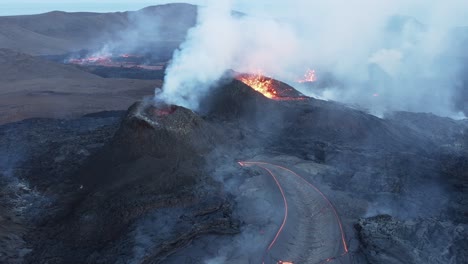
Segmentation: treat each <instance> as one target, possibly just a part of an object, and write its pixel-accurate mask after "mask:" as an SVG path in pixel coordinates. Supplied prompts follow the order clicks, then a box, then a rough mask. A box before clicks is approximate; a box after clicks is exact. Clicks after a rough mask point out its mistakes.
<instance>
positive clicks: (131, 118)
mask: <svg viewBox="0 0 468 264" xmlns="http://www.w3.org/2000/svg"><path fill="white" fill-rule="evenodd" d="M216 138H217V137H216V135H215V133H214V132H213V130H212V129H211V127H210V125H209V124H208V123H206V122H205V121H204V120H203V119H202V118H200V117H199V116H198V115H197V114H195V113H194V112H192V111H191V110H188V109H186V108H183V107H179V106H159V107H155V106H153V105H152V104H150V103H145V102H139V103H135V104H134V105H133V106H131V107H130V108H129V110H128V112H127V114H126V116H125V117H124V119H123V121H122V123H121V125H120V128H119V129H118V131H117V132H116V134H115V136H114V137H113V139H112V140H111V142H110V144H109V145H107V146H106V147H105V148H104V149H103V150H102V151H101V152H100V153H98V154H97V155H94V156H93V157H92V158H91V159H90V160H89V162H88V165H87V166H85V168H84V169H83V170H82V171H81V172H80V173H79V175H78V178H79V179H80V180H81V181H82V182H83V184H84V185H85V186H88V187H92V188H94V187H93V186H103V185H106V184H109V183H112V185H116V184H117V185H118V184H126V183H128V182H131V181H134V180H136V179H145V178H146V179H151V180H152V181H153V182H154V183H155V188H157V190H155V191H158V192H161V193H167V192H171V191H173V190H174V189H175V188H180V187H187V186H191V185H193V184H195V183H197V182H198V181H199V180H200V179H201V177H203V172H202V168H203V164H204V160H203V155H205V154H207V153H208V152H209V151H210V150H211V149H212V148H213V146H214V144H215V141H216ZM163 168H164V169H163ZM156 185H157V186H156Z"/></svg>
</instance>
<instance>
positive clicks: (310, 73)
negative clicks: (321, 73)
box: [297, 69, 317, 83]
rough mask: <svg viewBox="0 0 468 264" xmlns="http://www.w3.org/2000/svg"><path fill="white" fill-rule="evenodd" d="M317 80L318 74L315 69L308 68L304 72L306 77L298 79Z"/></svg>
mask: <svg viewBox="0 0 468 264" xmlns="http://www.w3.org/2000/svg"><path fill="white" fill-rule="evenodd" d="M315 81H317V76H316V75H315V70H311V69H309V70H307V72H306V73H305V74H304V77H303V78H302V79H300V80H298V81H297V82H298V83H309V82H315Z"/></svg>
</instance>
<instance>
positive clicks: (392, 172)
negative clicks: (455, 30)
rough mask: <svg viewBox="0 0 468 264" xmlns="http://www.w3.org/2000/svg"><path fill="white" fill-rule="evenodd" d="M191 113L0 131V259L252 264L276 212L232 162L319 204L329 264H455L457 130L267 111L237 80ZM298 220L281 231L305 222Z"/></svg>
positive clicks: (309, 109)
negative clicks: (265, 166)
mask: <svg viewBox="0 0 468 264" xmlns="http://www.w3.org/2000/svg"><path fill="white" fill-rule="evenodd" d="M282 85H284V84H282ZM286 88H287V89H289V88H288V87H286ZM286 88H285V89H286ZM214 98H216V100H215V99H214ZM204 105H205V106H206V107H205V109H204V110H203V114H202V115H200V114H197V113H194V112H192V111H190V110H187V109H184V108H182V107H176V106H156V107H153V106H151V104H150V103H149V102H140V103H137V104H135V105H133V106H132V107H130V109H129V110H128V111H127V112H126V113H125V112H102V113H97V114H92V115H88V116H83V117H81V118H78V119H72V120H55V119H30V120H24V121H21V122H17V123H11V124H7V125H3V126H1V127H0V135H1V137H0V146H1V148H0V149H1V150H2V152H1V153H0V156H1V157H2V163H1V164H0V165H1V166H2V167H1V171H3V175H2V177H1V179H2V181H3V182H4V184H2V189H3V190H2V194H3V195H2V197H1V199H2V204H3V206H2V208H1V210H2V218H1V223H0V227H1V228H0V231H1V232H2V234H1V237H2V238H3V239H2V252H1V255H0V259H1V260H2V261H3V262H7V263H9V262H11V263H13V262H14V261H16V262H17V263H70V262H78V263H205V261H208V260H210V259H223V261H222V262H225V263H246V262H248V261H253V262H260V261H261V256H262V254H263V250H265V248H266V247H267V244H268V243H269V242H268V237H269V236H271V235H273V234H274V230H275V226H276V225H277V224H278V223H279V222H278V221H280V220H281V211H282V209H281V207H282V206H281V203H279V202H278V197H277V195H278V193H277V191H275V189H274V188H273V187H274V185H273V186H271V184H272V182H269V180H268V178H265V177H266V176H265V175H264V174H263V172H261V171H257V170H252V169H248V168H245V169H242V167H240V166H239V165H238V164H237V161H239V160H257V161H263V162H269V163H272V164H281V165H282V166H285V167H287V168H291V169H294V170H296V171H297V172H298V173H300V175H302V176H303V177H304V178H305V179H306V180H308V181H310V182H312V183H313V184H315V185H316V186H318V187H319V189H321V190H322V191H323V192H324V194H325V195H326V196H327V197H328V198H329V199H330V200H331V202H332V203H333V204H334V206H335V207H336V210H337V212H338V214H339V216H340V218H341V220H342V222H343V228H344V232H345V234H346V243H348V245H349V252H347V254H346V258H347V260H342V261H347V262H353V263H463V262H465V261H466V256H467V252H466V243H467V240H466V237H467V233H466V232H467V231H466V230H467V229H466V228H467V214H468V212H467V211H466V208H467V207H466V202H467V197H466V188H467V182H466V179H467V175H466V172H467V171H468V160H467V157H468V156H467V153H466V150H467V149H468V148H467V144H468V140H467V134H466V133H467V124H466V122H464V121H453V120H451V119H445V118H439V117H436V116H431V115H423V114H412V113H397V114H395V115H392V116H391V117H390V118H388V119H379V118H377V117H374V116H371V115H368V114H366V113H364V112H361V111H357V110H353V109H350V108H346V107H345V106H342V105H339V104H336V103H331V102H325V101H319V100H315V99H312V98H309V99H306V100H299V101H274V100H269V99H267V98H265V97H263V96H262V95H261V94H259V93H257V92H255V91H254V90H252V89H251V88H250V87H248V86H246V85H244V84H243V83H241V82H239V81H236V80H231V81H229V80H228V81H226V83H225V84H224V85H221V86H220V87H219V88H218V89H216V90H215V91H214V93H213V94H212V95H211V96H210V97H209V98H207V99H206V103H205V104H204ZM412 119H417V120H419V121H418V122H413V121H411V120H412ZM434 122H441V123H442V124H443V126H437V129H442V130H437V131H433V130H432V129H431V127H430V126H429V124H433V123H434ZM421 130H423V131H421ZM284 177H289V176H287V174H285V175H284ZM284 181H288V178H284ZM262 182H264V183H262ZM259 184H260V185H259ZM284 184H289V183H288V182H284ZM291 186H294V185H291ZM288 188H289V187H288ZM291 188H292V187H291ZM254 190H258V191H254ZM269 190H270V191H269ZM286 190H287V192H288V193H287V195H289V194H290V193H289V191H288V190H289V189H286ZM311 190H312V189H311ZM252 191H254V192H252ZM305 191H306V192H305V194H307V190H305ZM311 195H312V194H311ZM291 199H292V198H291ZM249 201H250V202H249ZM275 201H276V202H275ZM292 201H293V200H291V201H290V202H292ZM302 202H303V201H302ZM299 204H300V202H299ZM299 204H298V205H299ZM254 208H257V209H254ZM260 208H261V209H260ZM252 210H253V211H252ZM259 210H260V211H259ZM252 212H253V213H252ZM260 212H265V213H260ZM268 212H270V213H268ZM291 212H293V211H291ZM300 212H301V211H299V215H292V216H290V220H289V221H296V220H294V219H303V220H302V221H305V224H307V223H308V222H307V219H308V218H307V217H308V216H307V215H301V213H300ZM254 215H256V217H255V218H252V216H254ZM365 217H369V218H365ZM297 221H298V220H297ZM311 221H313V220H311ZM312 223H313V222H310V224H312ZM319 228H324V227H323V226H322V227H319ZM255 230H263V231H261V232H260V233H258V232H259V231H255ZM287 230H289V229H287ZM287 232H292V231H287ZM259 236H260V237H259ZM264 236H266V237H264ZM246 237H250V240H251V242H248V241H249V240H246ZM261 237H264V238H261ZM207 239H208V241H212V242H210V243H209V244H206V243H207ZM257 239H260V240H259V241H263V242H260V244H257V246H258V248H257V247H252V248H251V250H250V251H249V252H250V253H249V254H250V255H249V254H248V255H245V254H244V255H239V253H240V252H243V251H245V250H246V248H244V247H248V245H249V243H255V242H253V241H255V240H257ZM265 239H266V240H265ZM284 239H285V238H283V240H284ZM283 240H279V241H280V242H278V243H282V242H281V241H283ZM242 241H243V242H242ZM285 242H287V241H285ZM338 242H339V240H338ZM225 243H231V244H232V245H239V246H233V247H232V248H226V245H228V244H225ZM262 243H263V244H262ZM202 244H204V245H205V246H200V245H202ZM243 244H244V245H243ZM279 246H281V245H279ZM197 248H198V249H197ZM255 248H257V249H255ZM279 249H280V248H278V250H279ZM306 249H307V245H298V248H296V249H294V250H296V251H297V250H306ZM181 250H182V251H181ZM290 250H292V249H288V250H287V251H284V252H286V253H285V254H289V253H288V252H293V251H290ZM213 252H218V253H213ZM278 252H279V251H278ZM299 252H300V251H299ZM443 252H446V253H443ZM241 256H243V257H241ZM244 257H249V259H245V258H244ZM330 257H333V256H330ZM334 257H338V256H334ZM276 260H278V259H276ZM21 261H23V262H21ZM190 261H192V262H190ZM271 261H274V260H273V259H272V260H271ZM268 263H274V262H270V260H268Z"/></svg>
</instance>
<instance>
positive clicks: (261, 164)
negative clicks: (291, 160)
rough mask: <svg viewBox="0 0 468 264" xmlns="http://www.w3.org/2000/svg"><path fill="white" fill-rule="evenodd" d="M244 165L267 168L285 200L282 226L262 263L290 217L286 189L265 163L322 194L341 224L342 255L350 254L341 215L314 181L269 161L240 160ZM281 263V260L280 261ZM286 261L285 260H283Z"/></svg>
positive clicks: (329, 260)
mask: <svg viewBox="0 0 468 264" xmlns="http://www.w3.org/2000/svg"><path fill="white" fill-rule="evenodd" d="M238 163H239V164H240V165H241V166H242V167H245V166H252V165H257V166H259V167H260V168H262V169H264V170H266V171H267V172H268V173H269V174H270V176H271V177H272V178H273V179H274V181H275V183H276V185H277V186H278V189H279V190H280V192H281V195H282V196H283V202H284V208H285V210H284V217H283V223H282V224H281V226H280V227H279V229H278V231H277V232H276V235H275V237H274V239H273V240H272V241H271V243H270V244H269V246H268V248H267V250H266V251H265V254H264V255H263V260H262V264H264V263H265V261H264V259H265V255H266V254H267V253H268V252H269V251H270V250H271V248H272V247H273V245H274V244H275V243H276V240H277V239H278V237H279V235H280V234H281V232H282V231H283V228H284V226H285V225H286V221H287V219H288V202H287V200H286V196H285V194H284V191H283V188H282V187H281V184H280V183H279V181H278V179H277V177H276V176H275V174H274V173H273V172H272V171H271V170H270V169H268V168H266V167H265V165H270V166H274V167H277V168H279V169H282V170H285V171H287V172H289V173H291V174H293V175H295V176H296V177H299V178H300V179H301V180H302V181H304V183H306V184H307V185H309V186H311V187H312V188H313V189H314V190H315V191H316V192H318V193H319V194H320V196H322V198H323V199H324V200H325V201H326V203H327V205H328V207H330V208H331V209H332V211H333V213H334V215H335V217H336V220H337V222H338V226H339V229H340V233H341V242H342V243H343V249H344V252H343V254H342V255H341V256H344V255H346V254H348V245H347V243H346V237H345V233H344V230H343V225H342V224H341V220H340V217H339V216H338V212H337V211H336V209H335V207H334V206H333V204H332V203H331V201H330V200H329V199H328V198H327V197H326V196H325V194H323V193H322V192H321V191H320V190H319V189H318V188H317V187H315V185H313V184H312V183H310V182H309V181H307V180H306V179H305V178H304V177H302V176H300V175H299V174H297V173H295V172H294V171H292V170H290V169H288V168H286V167H282V166H279V165H275V164H271V163H267V162H256V161H241V162H238ZM336 259H337V258H336V257H331V258H327V259H326V260H325V262H331V261H334V260H336ZM279 263H281V262H279ZM283 263H284V262H283Z"/></svg>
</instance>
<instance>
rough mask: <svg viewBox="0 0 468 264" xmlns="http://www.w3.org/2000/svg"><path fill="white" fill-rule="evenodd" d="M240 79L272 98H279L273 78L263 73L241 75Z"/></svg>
mask: <svg viewBox="0 0 468 264" xmlns="http://www.w3.org/2000/svg"><path fill="white" fill-rule="evenodd" d="M237 78H238V80H239V81H241V82H243V83H245V84H246V85H248V86H250V87H252V89H254V90H255V91H257V92H259V93H261V94H263V95H264V96H265V97H267V98H270V99H278V98H279V97H278V92H277V91H276V90H275V88H274V87H273V80H272V79H270V78H266V77H264V76H263V75H262V74H261V73H257V74H243V75H239V76H238V77H237Z"/></svg>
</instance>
